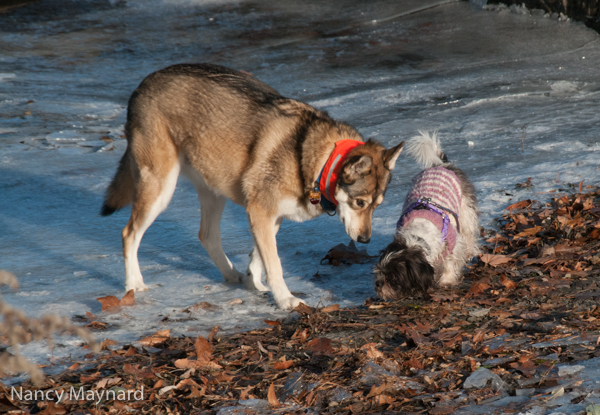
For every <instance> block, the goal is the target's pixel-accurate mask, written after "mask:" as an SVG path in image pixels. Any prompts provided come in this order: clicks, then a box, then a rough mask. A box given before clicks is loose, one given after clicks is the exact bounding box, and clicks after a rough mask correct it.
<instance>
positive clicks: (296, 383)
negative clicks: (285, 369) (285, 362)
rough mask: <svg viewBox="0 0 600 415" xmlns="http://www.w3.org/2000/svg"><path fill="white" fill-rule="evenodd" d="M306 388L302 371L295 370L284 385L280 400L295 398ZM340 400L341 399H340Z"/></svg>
mask: <svg viewBox="0 0 600 415" xmlns="http://www.w3.org/2000/svg"><path fill="white" fill-rule="evenodd" d="M305 390H306V382H304V380H302V372H294V373H292V374H290V375H289V376H288V377H287V379H286V381H285V385H283V392H282V393H281V396H280V397H279V400H280V402H285V401H286V400H288V399H290V398H294V397H296V396H298V395H300V393H302V392H303V391H305ZM338 402H339V401H338Z"/></svg>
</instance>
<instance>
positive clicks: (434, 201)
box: [374, 132, 479, 300]
mask: <svg viewBox="0 0 600 415" xmlns="http://www.w3.org/2000/svg"><path fill="white" fill-rule="evenodd" d="M407 152H408V153H409V154H410V155H411V156H413V158H414V159H415V160H416V161H417V163H419V164H420V165H421V166H422V167H423V168H424V170H423V171H422V172H421V173H419V174H418V175H417V176H416V177H415V178H414V179H413V187H412V188H411V190H410V191H409V193H408V195H407V196H406V199H405V201H404V207H403V209H402V215H401V216H400V220H399V221H398V224H397V228H396V236H395V237H394V242H392V243H391V244H390V245H388V246H387V247H386V248H385V249H384V250H383V251H381V257H380V259H379V263H378V264H377V265H376V267H375V270H374V273H375V290H376V291H377V294H378V295H379V297H381V298H383V299H385V300H387V299H395V298H400V297H403V296H405V295H408V294H411V293H413V292H417V293H418V292H421V293H422V294H423V295H424V296H426V297H428V294H427V290H428V289H429V288H430V287H432V286H434V285H437V286H441V287H443V286H452V285H456V284H458V282H459V281H460V277H461V276H460V271H461V269H462V267H463V266H464V265H465V264H466V262H467V261H468V260H469V259H470V258H472V257H473V256H474V255H476V254H477V253H478V252H479V248H478V245H477V228H478V208H477V199H476V197H475V188H474V187H473V185H472V184H471V182H469V180H468V179H467V176H466V175H465V174H464V173H463V171H462V170H461V169H459V168H458V167H456V166H454V165H452V164H449V163H448V160H447V159H446V156H445V155H444V153H443V152H442V149H441V148H440V143H439V141H438V138H437V135H436V134H435V133H434V134H433V135H429V134H428V133H424V132H421V135H419V136H417V137H414V138H412V139H411V140H410V141H409V142H408V144H407Z"/></svg>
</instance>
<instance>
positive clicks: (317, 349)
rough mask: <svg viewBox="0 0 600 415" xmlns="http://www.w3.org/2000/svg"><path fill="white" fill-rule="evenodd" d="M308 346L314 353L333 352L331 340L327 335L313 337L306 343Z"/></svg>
mask: <svg viewBox="0 0 600 415" xmlns="http://www.w3.org/2000/svg"><path fill="white" fill-rule="evenodd" d="M306 348H307V349H308V350H310V351H311V352H313V353H324V354H330V353H333V348H332V347H331V340H330V339H328V338H326V337H317V338H316V339H312V340H311V341H309V342H308V343H307V344H306Z"/></svg>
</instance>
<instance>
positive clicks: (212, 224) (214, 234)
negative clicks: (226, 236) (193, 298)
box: [196, 186, 243, 284]
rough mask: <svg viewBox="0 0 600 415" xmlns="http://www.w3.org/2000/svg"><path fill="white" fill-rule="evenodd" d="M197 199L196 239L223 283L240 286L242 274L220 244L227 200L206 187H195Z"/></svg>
mask: <svg viewBox="0 0 600 415" xmlns="http://www.w3.org/2000/svg"><path fill="white" fill-rule="evenodd" d="M196 190H198V198H199V199H200V232H198V239H200V242H201V243H202V246H203V247H204V249H206V251H207V252H208V255H210V257H211V259H212V260H213V262H214V263H215V265H216V266H217V268H219V271H221V274H223V278H225V281H227V282H229V283H232V284H241V283H242V281H243V274H242V273H241V272H239V271H238V270H236V269H235V268H234V266H233V264H232V263H231V261H230V260H229V258H227V255H225V252H223V244H222V242H221V215H222V214H223V209H225V202H226V201H227V199H226V198H225V197H224V196H220V195H217V194H216V193H214V192H213V191H212V190H210V189H208V188H207V187H200V186H197V187H196Z"/></svg>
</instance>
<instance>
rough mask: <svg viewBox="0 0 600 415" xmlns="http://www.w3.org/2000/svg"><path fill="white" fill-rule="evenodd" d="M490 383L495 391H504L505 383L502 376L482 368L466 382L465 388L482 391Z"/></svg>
mask: <svg viewBox="0 0 600 415" xmlns="http://www.w3.org/2000/svg"><path fill="white" fill-rule="evenodd" d="M488 383H490V386H491V388H492V389H493V390H495V391H497V390H499V389H504V388H503V386H504V381H503V380H502V378H501V377H500V376H498V375H496V374H495V373H492V372H491V371H490V370H489V369H486V368H484V367H480V368H479V369H477V370H476V371H475V372H473V373H472V374H471V376H469V377H468V378H467V379H466V380H465V383H464V385H463V388H464V389H482V388H485V387H486V385H487V384H488Z"/></svg>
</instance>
